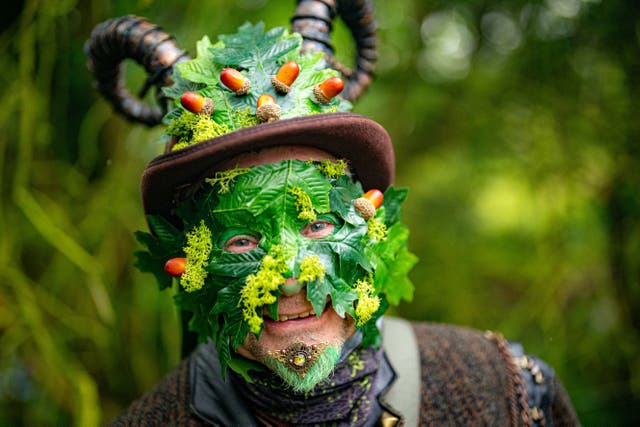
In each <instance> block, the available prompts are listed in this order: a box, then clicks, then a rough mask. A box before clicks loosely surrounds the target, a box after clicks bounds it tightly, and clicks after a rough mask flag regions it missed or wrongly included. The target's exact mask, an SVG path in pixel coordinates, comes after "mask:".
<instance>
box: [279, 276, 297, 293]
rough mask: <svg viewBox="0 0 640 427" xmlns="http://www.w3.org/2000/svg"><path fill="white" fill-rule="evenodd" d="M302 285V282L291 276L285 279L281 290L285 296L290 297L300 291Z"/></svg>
mask: <svg viewBox="0 0 640 427" xmlns="http://www.w3.org/2000/svg"><path fill="white" fill-rule="evenodd" d="M302 287H303V286H302V284H301V283H300V282H298V280H297V279H294V278H293V277H290V278H288V279H287V280H285V282H284V285H281V286H280V290H281V291H282V294H283V295H284V296H287V297H290V296H293V295H295V294H297V293H298V292H300V291H301V290H302Z"/></svg>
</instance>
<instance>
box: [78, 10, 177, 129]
mask: <svg viewBox="0 0 640 427" xmlns="http://www.w3.org/2000/svg"><path fill="white" fill-rule="evenodd" d="M85 53H86V54H87V56H88V58H89V61H88V66H89V69H90V70H91V71H92V72H93V74H94V76H95V80H96V86H97V89H98V90H99V91H100V93H101V94H102V96H104V97H105V98H106V99H107V100H108V101H110V102H111V103H112V104H113V106H114V108H115V110H116V111H118V112H119V113H121V114H123V115H124V116H126V117H127V118H129V119H130V120H134V121H137V122H140V123H144V124H146V125H147V126H155V125H157V124H159V123H160V122H161V120H162V116H163V115H164V112H163V111H162V109H161V108H159V107H154V106H151V105H148V104H146V103H144V102H143V101H142V100H141V98H142V97H144V95H145V93H146V92H147V90H148V89H149V88H150V87H151V86H152V85H153V86H156V87H157V88H161V87H162V86H169V85H171V84H172V81H171V74H172V72H173V66H174V65H175V64H176V63H178V62H180V61H184V60H186V59H189V57H188V56H187V54H186V53H185V52H184V51H183V50H181V49H180V48H178V46H177V44H176V43H175V41H174V40H173V38H172V37H171V36H170V35H169V34H167V33H165V32H163V31H162V30H161V29H160V28H159V27H158V26H156V25H153V24H151V23H150V22H149V21H147V20H146V19H144V18H140V17H137V16H124V17H121V18H116V19H110V20H108V21H105V22H103V23H101V24H99V25H97V26H96V27H95V28H94V29H93V31H92V33H91V38H90V39H89V40H87V43H86V44H85ZM125 59H133V60H134V61H136V62H137V63H138V64H140V65H142V66H143V67H144V68H145V70H146V71H147V73H148V74H149V78H148V79H147V81H146V83H145V85H144V87H143V88H142V90H141V92H140V95H139V97H135V96H133V95H131V93H129V91H128V90H127V89H126V88H125V86H124V79H123V75H122V62H123V61H124V60H125Z"/></svg>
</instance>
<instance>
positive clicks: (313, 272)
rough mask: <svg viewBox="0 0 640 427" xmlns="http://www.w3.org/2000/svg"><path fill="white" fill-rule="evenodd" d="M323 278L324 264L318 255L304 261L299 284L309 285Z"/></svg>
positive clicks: (301, 266)
mask: <svg viewBox="0 0 640 427" xmlns="http://www.w3.org/2000/svg"><path fill="white" fill-rule="evenodd" d="M323 277H324V264H322V263H321V262H320V258H319V257H318V255H311V256H308V257H306V258H304V259H303V260H302V262H301V263H300V275H299V276H298V282H300V283H309V282H312V281H314V280H321V279H322V278H323Z"/></svg>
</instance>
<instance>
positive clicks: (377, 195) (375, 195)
mask: <svg viewBox="0 0 640 427" xmlns="http://www.w3.org/2000/svg"><path fill="white" fill-rule="evenodd" d="M362 197H364V198H365V199H367V200H369V201H370V202H371V204H372V205H373V207H374V208H376V209H378V208H379V207H380V206H382V202H383V201H384V194H382V191H380V190H378V189H375V188H373V189H371V190H369V191H367V192H366V193H364V195H363V196H362Z"/></svg>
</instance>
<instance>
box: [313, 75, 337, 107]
mask: <svg viewBox="0 0 640 427" xmlns="http://www.w3.org/2000/svg"><path fill="white" fill-rule="evenodd" d="M342 89H344V80H342V79H341V78H340V77H330V78H328V79H327V80H325V81H323V82H322V83H318V84H317V85H315V87H314V88H313V95H314V96H315V97H316V101H318V102H319V103H321V104H328V103H329V102H330V101H331V100H332V99H333V98H335V97H336V96H337V95H338V94H339V93H340V92H342Z"/></svg>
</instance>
